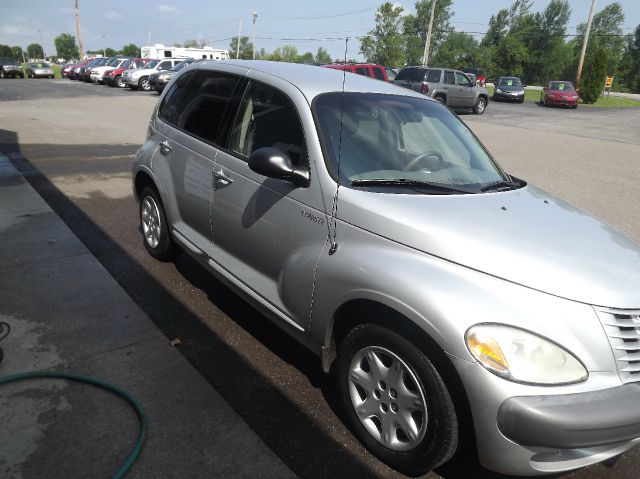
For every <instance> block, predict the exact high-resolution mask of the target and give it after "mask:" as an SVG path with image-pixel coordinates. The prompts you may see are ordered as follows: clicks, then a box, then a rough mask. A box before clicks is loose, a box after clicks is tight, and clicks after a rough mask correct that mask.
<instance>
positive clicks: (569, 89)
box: [540, 81, 580, 109]
mask: <svg viewBox="0 0 640 479" xmlns="http://www.w3.org/2000/svg"><path fill="white" fill-rule="evenodd" d="M579 100H580V97H579V96H578V91H576V89H575V87H574V86H573V83H571V82H570V81H552V82H549V85H548V86H546V87H544V88H543V89H542V93H540V103H541V104H542V105H544V106H568V107H570V108H574V109H575V108H578V101H579Z"/></svg>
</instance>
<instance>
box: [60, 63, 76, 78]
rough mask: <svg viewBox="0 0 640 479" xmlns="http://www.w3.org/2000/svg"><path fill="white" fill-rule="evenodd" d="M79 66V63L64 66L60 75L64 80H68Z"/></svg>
mask: <svg viewBox="0 0 640 479" xmlns="http://www.w3.org/2000/svg"><path fill="white" fill-rule="evenodd" d="M76 66H78V63H69V64H67V65H64V66H63V67H62V68H60V74H61V75H62V77H63V78H68V77H69V73H70V72H71V71H72V70H73V69H74V68H75V67H76Z"/></svg>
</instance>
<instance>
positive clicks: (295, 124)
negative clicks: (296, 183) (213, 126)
mask: <svg viewBox="0 0 640 479" xmlns="http://www.w3.org/2000/svg"><path fill="white" fill-rule="evenodd" d="M265 146H272V147H274V148H278V149H279V150H281V151H283V152H286V153H288V154H289V157H290V158H291V160H292V161H293V163H294V164H296V165H298V164H300V163H301V162H303V161H306V146H305V142H304V133H303V131H302V124H301V123H300V118H299V117H298V113H297V112H296V110H295V108H294V107H293V104H292V103H291V101H290V100H289V99H288V98H287V97H286V96H285V95H283V94H282V93H280V92H279V91H277V90H275V89H273V88H270V87H267V86H265V85H261V84H259V83H252V84H251V85H250V86H249V89H248V90H247V93H246V94H245V97H244V99H243V100H242V103H241V104H240V108H239V110H238V114H237V116H236V119H235V122H234V125H233V129H232V131H231V141H230V146H229V148H230V149H231V150H232V151H234V152H236V153H238V154H239V155H241V156H243V157H245V158H248V157H249V156H250V155H251V153H253V152H254V151H255V150H257V149H258V148H262V147H265Z"/></svg>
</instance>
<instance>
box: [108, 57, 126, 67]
mask: <svg viewBox="0 0 640 479" xmlns="http://www.w3.org/2000/svg"><path fill="white" fill-rule="evenodd" d="M121 61H122V58H112V59H111V60H109V61H108V62H107V63H105V64H104V65H105V66H107V67H112V66H115V65H117V64H118V63H120V62H121Z"/></svg>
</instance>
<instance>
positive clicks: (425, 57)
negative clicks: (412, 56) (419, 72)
mask: <svg viewBox="0 0 640 479" xmlns="http://www.w3.org/2000/svg"><path fill="white" fill-rule="evenodd" d="M435 11H436V0H432V1H431V17H430V18H429V28H428V29H427V41H426V42H424V55H422V64H423V65H426V64H427V63H429V47H430V46H431V28H432V27H433V14H434V13H435Z"/></svg>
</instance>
